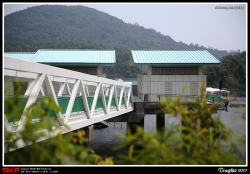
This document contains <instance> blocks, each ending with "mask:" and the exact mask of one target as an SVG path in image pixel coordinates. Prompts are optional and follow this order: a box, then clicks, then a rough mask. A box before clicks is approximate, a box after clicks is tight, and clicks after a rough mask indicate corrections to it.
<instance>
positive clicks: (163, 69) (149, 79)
mask: <svg viewBox="0 0 250 174" xmlns="http://www.w3.org/2000/svg"><path fill="white" fill-rule="evenodd" d="M131 53H132V59H131V60H130V65H131V66H138V67H140V74H138V75H137V83H138V84H137V95H138V96H139V97H140V98H141V99H142V100H148V101H157V100H158V99H159V97H160V96H167V95H172V96H182V95H183V96H197V95H200V87H201V84H202V83H203V84H204V85H205V86H206V79H207V77H206V75H203V74H202V67H203V66H209V65H219V64H220V61H219V60H218V59H217V58H215V57H214V56H213V55H212V54H210V53H209V52H208V51H207V50H199V51H174V50H158V51H157V50H131ZM184 87H185V88H186V89H185V90H184V91H183V89H184Z"/></svg>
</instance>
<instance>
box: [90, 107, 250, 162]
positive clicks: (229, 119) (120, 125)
mask: <svg viewBox="0 0 250 174" xmlns="http://www.w3.org/2000/svg"><path fill="white" fill-rule="evenodd" d="M228 110H229V112H226V111H225V110H218V112H217V113H216V114H213V116H216V117H219V118H220V119H221V120H222V121H223V122H224V124H225V125H226V126H227V127H231V128H232V129H233V130H234V132H235V133H236V134H238V135H246V120H245V119H242V113H243V112H246V108H241V109H240V108H230V107H229V109H228ZM245 115H247V114H246V113H245ZM165 123H166V127H168V125H169V124H172V123H174V124H180V122H179V120H178V119H176V118H173V117H171V115H170V114H166V115H165ZM126 127H127V123H126V122H115V123H109V127H107V128H99V129H94V138H93V139H92V140H91V141H90V143H89V145H90V147H91V148H92V149H93V150H95V152H96V153H97V154H98V155H101V156H103V157H109V156H117V155H118V154H119V153H125V152H126V148H123V149H120V150H118V151H113V150H112V148H114V147H116V146H117V145H119V144H121V143H122V142H123V141H122V140H121V139H120V138H119V134H122V135H126ZM144 130H145V131H146V132H152V133H155V132H156V115H145V118H144ZM241 152H242V153H243V155H244V156H246V148H243V149H241Z"/></svg>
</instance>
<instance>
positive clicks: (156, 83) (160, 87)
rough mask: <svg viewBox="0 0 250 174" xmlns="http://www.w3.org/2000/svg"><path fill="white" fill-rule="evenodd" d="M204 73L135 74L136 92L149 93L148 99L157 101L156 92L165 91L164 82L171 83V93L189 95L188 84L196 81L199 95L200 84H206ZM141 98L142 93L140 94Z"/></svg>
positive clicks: (161, 92)
mask: <svg viewBox="0 0 250 174" xmlns="http://www.w3.org/2000/svg"><path fill="white" fill-rule="evenodd" d="M206 79H207V76H206V75H141V74H138V75H137V81H138V88H137V90H138V94H139V93H142V94H149V101H157V98H156V95H157V94H166V93H165V82H171V83H172V94H176V95H191V93H190V90H191V88H190V86H191V83H192V82H197V84H198V87H197V93H196V94H197V95H200V88H201V84H202V83H203V84H204V85H205V86H206ZM183 88H185V90H184V91H183ZM141 99H142V100H143V99H144V97H143V95H142V96H141Z"/></svg>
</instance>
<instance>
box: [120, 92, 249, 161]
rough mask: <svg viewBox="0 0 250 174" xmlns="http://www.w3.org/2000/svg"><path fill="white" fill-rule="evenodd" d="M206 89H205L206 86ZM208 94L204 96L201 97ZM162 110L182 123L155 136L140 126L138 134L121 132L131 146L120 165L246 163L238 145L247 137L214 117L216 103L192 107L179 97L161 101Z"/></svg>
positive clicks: (194, 104) (125, 142)
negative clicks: (241, 135)
mask: <svg viewBox="0 0 250 174" xmlns="http://www.w3.org/2000/svg"><path fill="white" fill-rule="evenodd" d="M203 90H204V89H203ZM202 97H205V96H201V98H202ZM161 104H162V106H163V111H162V112H165V113H170V114H172V115H173V117H175V118H177V119H179V122H180V123H181V126H180V125H178V124H174V123H173V124H171V125H170V126H169V127H167V128H166V129H165V130H163V131H160V130H158V131H157V132H156V134H155V135H153V134H152V133H147V132H144V130H143V128H141V127H137V132H136V133H133V134H132V133H131V132H130V131H129V130H128V135H127V136H124V135H121V138H122V139H123V140H124V143H123V144H122V145H120V146H118V147H116V148H117V149H119V148H121V147H126V146H127V147H128V154H127V155H120V156H119V157H120V159H119V160H115V162H116V163H117V164H127V165H239V164H241V165H242V164H246V161H245V159H244V155H242V154H241V153H240V151H239V149H238V148H239V145H240V144H241V145H244V144H245V138H244V137H240V136H237V135H236V134H235V133H234V132H233V131H232V129H231V128H227V127H226V126H225V125H224V123H223V122H222V121H221V120H220V119H219V118H218V117H213V116H212V110H213V109H215V108H214V107H217V106H216V105H212V106H209V105H208V104H207V102H206V101H203V102H198V101H197V102H196V103H193V106H195V107H192V106H189V105H188V104H185V103H180V99H179V98H178V97H177V98H176V99H174V100H173V101H171V102H168V101H167V100H166V99H164V100H162V101H161Z"/></svg>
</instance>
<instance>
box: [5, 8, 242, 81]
mask: <svg viewBox="0 0 250 174" xmlns="http://www.w3.org/2000/svg"><path fill="white" fill-rule="evenodd" d="M38 49H101V50H103V49H109V50H110V49H112V50H115V51H116V59H117V60H116V62H117V64H116V65H115V66H113V67H104V71H105V72H106V74H107V77H108V78H122V79H127V78H136V74H138V73H139V68H138V67H130V66H128V60H129V59H130V58H131V52H130V50H208V51H209V52H210V53H211V54H212V55H214V56H215V57H216V58H217V59H219V60H220V59H221V58H222V57H223V58H224V57H225V56H227V55H229V53H228V52H227V51H226V50H218V49H211V48H206V47H204V46H200V45H199V44H198V43H193V44H189V45H188V44H185V43H183V42H176V41H175V40H174V39H172V38H171V37H170V36H168V35H163V34H161V33H160V32H157V31H155V30H154V29H151V28H150V29H147V28H144V27H143V26H140V25H139V24H138V23H136V24H128V23H125V22H123V21H122V20H121V19H118V18H116V17H113V16H111V15H109V14H107V13H103V12H100V11H98V10H95V9H92V8H88V7H83V6H64V5H41V6H35V7H30V8H28V9H26V10H22V11H18V12H15V13H12V14H10V15H7V16H5V17H4V51H5V52H36V51H37V50H38ZM229 56H230V55H229ZM224 59H227V57H225V58H224ZM223 65H224V63H223ZM217 68H218V67H217ZM215 69H216V67H207V68H206V69H205V70H204V72H205V73H208V77H209V78H208V82H209V84H211V85H212V84H213V83H215V81H213V80H211V79H210V77H212V75H210V74H209V73H212V72H213V71H215ZM225 74H226V73H225ZM216 75H217V76H218V75H219V74H216ZM217 76H214V77H216V78H217ZM229 77H231V76H229ZM222 78H224V77H222ZM237 78H238V76H237ZM216 80H217V79H216ZM226 84H227V83H225V85H226ZM228 84H229V82H228Z"/></svg>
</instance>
